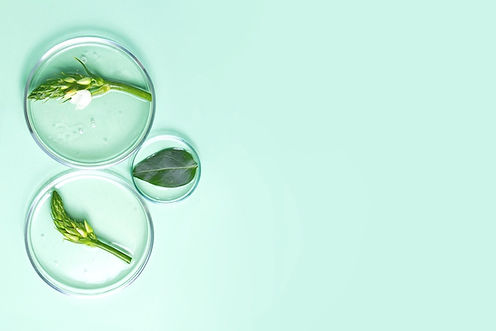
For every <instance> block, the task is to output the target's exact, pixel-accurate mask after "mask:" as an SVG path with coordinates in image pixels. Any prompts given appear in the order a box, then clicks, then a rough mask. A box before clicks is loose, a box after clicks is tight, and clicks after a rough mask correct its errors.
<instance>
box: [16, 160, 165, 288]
mask: <svg viewBox="0 0 496 331" xmlns="http://www.w3.org/2000/svg"><path fill="white" fill-rule="evenodd" d="M79 176H97V177H103V178H104V179H105V180H110V181H114V182H115V183H117V184H119V185H121V186H122V187H124V188H125V189H127V190H128V191H129V192H131V193H132V194H133V195H134V196H135V197H136V198H137V199H138V201H139V202H140V204H141V205H142V207H143V211H144V213H145V216H146V219H147V226H148V230H149V234H148V241H149V242H148V244H147V248H146V252H145V256H144V259H143V262H142V264H141V265H140V266H138V267H137V268H136V270H134V273H133V274H132V275H131V276H130V277H129V278H128V279H127V280H126V281H125V282H123V283H122V284H121V285H119V286H116V287H113V286H106V290H105V291H102V292H94V293H93V292H91V293H84V292H76V291H71V290H67V289H64V288H61V287H59V286H57V284H56V283H55V282H53V281H51V280H50V277H47V275H46V274H48V273H47V272H45V273H44V272H42V270H44V269H43V266H42V265H41V263H39V261H38V260H37V259H36V257H35V255H36V254H35V252H34V250H33V247H32V244H31V240H30V237H29V229H30V224H31V220H32V217H33V215H34V212H35V211H36V208H37V206H38V204H39V203H40V200H41V199H42V198H43V197H44V196H45V194H46V193H47V192H48V191H49V190H50V189H52V188H53V187H54V186H56V185H57V184H58V183H61V182H64V181H66V180H69V179H75V178H77V177H79ZM154 237H155V235H154V229H153V222H152V218H151V214H150V211H149V209H148V207H147V205H146V203H145V201H144V200H143V198H142V197H141V195H140V194H137V192H136V191H135V190H134V188H133V187H132V186H131V185H130V184H129V183H128V182H127V181H126V180H125V179H124V178H123V177H121V176H120V175H119V174H117V173H115V172H113V171H109V170H92V169H91V170H81V169H68V170H65V171H63V172H61V173H58V174H56V175H54V176H52V177H50V178H49V179H48V180H47V181H45V182H44V183H43V184H42V185H41V186H40V187H39V189H38V190H37V191H36V193H35V194H34V195H33V198H32V199H31V202H30V204H29V207H28V211H27V213H26V217H25V224H24V247H25V249H26V254H27V256H28V259H29V262H30V263H31V266H32V267H33V269H34V270H35V271H36V273H37V274H38V276H39V277H40V278H41V279H42V280H43V281H44V282H45V283H47V284H48V285H49V286H50V287H51V288H53V289H54V290H56V291H58V292H60V293H63V294H66V295H70V296H75V297H97V296H104V295H108V294H113V293H115V292H117V291H119V290H122V289H124V288H126V287H127V286H129V285H130V284H131V283H132V282H134V280H136V278H138V276H139V275H140V274H141V272H142V271H143V269H144V268H145V266H146V265H147V263H148V260H149V259H150V256H151V253H152V250H153V243H154ZM132 272H133V271H132Z"/></svg>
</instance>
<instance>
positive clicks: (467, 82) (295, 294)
mask: <svg viewBox="0 0 496 331" xmlns="http://www.w3.org/2000/svg"><path fill="white" fill-rule="evenodd" d="M2 9H3V10H2V12H3V14H4V15H2V20H0V28H1V31H3V33H2V48H1V49H2V52H1V61H0V72H1V76H2V79H0V91H1V98H0V111H1V113H0V114H1V115H0V116H1V117H0V145H1V150H2V165H1V166H0V170H1V171H0V174H1V176H2V197H1V199H0V210H1V211H2V217H1V221H0V233H1V234H2V239H1V240H0V251H1V252H2V268H1V270H2V272H1V273H0V293H1V295H0V329H2V330H51V331H59V330H60V331H62V330H63V331H67V330H78V331H79V330H88V326H89V325H90V326H91V330H124V331H127V330H129V331H130V330H151V331H154V330H215V331H224V330H238V331H244V330H246V331H247V330H256V331H265V330H267V331H268V330H270V331H273V330H285V331H286V330H381V331H383V330H395V331H396V330H415V331H417V330H450V331H452V330H494V329H495V328H496V320H495V318H494V312H493V308H494V304H495V299H494V297H495V294H496V293H495V292H496V287H495V285H494V279H495V278H496V277H495V276H496V268H495V267H494V265H493V264H494V262H493V261H494V251H495V248H496V244H495V241H494V236H495V231H496V226H495V219H496V209H495V208H494V198H495V196H496V189H495V187H496V175H495V173H496V170H495V169H496V158H495V157H494V156H493V155H492V154H493V149H494V148H493V145H494V136H495V134H494V123H495V121H496V112H495V108H496V107H495V106H496V104H495V99H494V91H495V84H494V77H496V72H495V71H496V67H495V65H494V61H495V58H496V56H495V55H496V54H495V53H496V48H495V47H494V42H493V39H494V38H493V36H494V30H495V27H496V26H495V24H496V23H495V20H494V11H495V7H494V2H493V1H480V0H472V1H468V0H460V1H437V0H434V1H432V0H431V1H424V0H421V1H385V0H380V1H339V2H337V1H315V0H309V1H282V0H263V1H262V0H254V1H227V0H214V1H175V2H172V1H160V2H159V1H143V2H126V1H113V0H109V1H90V0H88V1H84V2H71V3H69V2H67V1H29V2H27V1H16V2H4V3H3V6H2ZM88 32H89V33H95V34H100V35H104V36H106V37H109V38H113V39H116V40H117V41H120V42H121V43H123V44H124V45H127V46H128V47H129V48H130V50H131V51H133V52H134V53H135V54H136V55H137V56H138V58H140V59H141V60H142V61H143V63H144V65H145V67H146V68H147V69H148V71H149V73H150V76H151V78H152V80H153V83H154V86H155V90H156V96H157V114H156V118H155V123H154V129H157V130H158V129H162V128H169V129H173V130H177V131H179V132H181V133H184V134H185V135H187V137H188V138H189V139H190V140H191V141H192V142H193V143H194V144H195V146H196V147H197V148H198V151H199V154H200V158H201V162H202V178H201V180H200V183H199V186H198V188H197V189H196V191H195V192H194V193H193V194H192V195H191V196H190V197H189V198H188V199H186V200H184V201H182V202H180V203H177V204H171V205H162V204H149V207H150V212H151V214H152V217H153V221H154V226H155V244H154V249H153V252H152V255H151V258H150V261H149V263H148V265H147V266H146V268H145V269H144V271H143V273H142V274H141V275H140V277H139V278H138V279H137V280H136V281H135V282H134V283H133V284H131V286H129V287H128V288H126V289H124V290H123V291H121V292H119V293H116V294H115V295H110V296H107V297H103V298H98V299H85V300H81V299H75V298H72V297H69V296H64V295H62V294H60V293H57V292H56V291H54V290H53V289H51V288H50V287H49V286H47V285H46V284H45V283H44V282H43V281H42V280H41V279H40V278H39V277H38V276H37V275H36V273H35V272H34V270H33V268H32V267H31V265H30V263H29V261H28V258H27V256H26V253H25V249H24V242H23V226H24V215H25V212H26V209H27V207H28V202H29V201H30V199H31V197H32V195H33V194H34V193H35V191H36V190H37V188H38V187H39V185H41V183H43V182H44V181H45V180H46V179H47V178H48V177H50V176H51V175H53V174H55V173H57V172H59V171H63V170H65V169H66V168H65V167H63V166H62V165H59V164H57V163H56V162H55V161H53V160H52V159H50V158H49V157H48V156H47V155H45V154H44V153H43V152H42V151H41V150H40V149H39V148H38V146H37V145H36V144H35V142H34V141H33V139H32V138H31V137H30V135H29V133H28V131H27V129H26V125H25V122H24V116H23V113H22V102H23V100H22V95H23V88H24V84H25V81H26V79H27V76H28V72H29V70H30V69H31V68H32V66H33V65H34V64H35V62H36V60H37V59H38V58H39V56H41V54H42V53H43V52H44V51H45V50H46V49H47V48H48V47H50V46H51V45H53V44H54V43H56V42H58V41H60V40H63V39H66V38H68V37H73V36H77V35H79V34H80V33H88ZM128 170H129V164H128V162H127V161H126V162H124V163H123V164H121V165H120V166H119V167H118V168H117V171H120V172H121V173H122V174H126V173H127V171H128Z"/></svg>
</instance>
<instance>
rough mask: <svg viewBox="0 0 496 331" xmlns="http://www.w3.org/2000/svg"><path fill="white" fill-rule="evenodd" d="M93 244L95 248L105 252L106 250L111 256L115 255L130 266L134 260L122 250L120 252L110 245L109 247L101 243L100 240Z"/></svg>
mask: <svg viewBox="0 0 496 331" xmlns="http://www.w3.org/2000/svg"><path fill="white" fill-rule="evenodd" d="M93 244H94V245H95V247H98V248H101V249H103V250H105V251H107V252H109V253H111V254H114V255H115V256H117V257H118V258H120V259H121V260H122V261H124V262H126V263H128V264H129V263H131V260H132V258H131V257H130V256H129V255H127V254H125V253H123V252H121V251H120V250H118V249H116V248H114V247H112V246H110V245H107V244H106V243H104V242H101V241H100V240H96V241H94V242H93Z"/></svg>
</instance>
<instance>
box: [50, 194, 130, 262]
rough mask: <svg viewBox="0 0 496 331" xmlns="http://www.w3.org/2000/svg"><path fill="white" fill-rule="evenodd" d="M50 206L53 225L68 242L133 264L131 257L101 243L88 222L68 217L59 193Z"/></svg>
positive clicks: (54, 196) (53, 196)
mask: <svg viewBox="0 0 496 331" xmlns="http://www.w3.org/2000/svg"><path fill="white" fill-rule="evenodd" d="M50 206H51V209H52V219H53V223H54V224H55V227H56V228H57V230H58V231H59V232H60V233H62V235H63V236H64V238H65V239H66V240H67V241H70V242H73V243H75V244H83V245H87V246H90V247H98V248H101V249H103V250H105V251H107V252H109V253H111V254H113V255H115V256H117V257H118V258H120V259H121V260H123V261H124V262H126V263H128V264H129V263H131V260H132V258H131V257H130V256H129V255H127V254H125V253H124V252H121V251H120V250H118V249H116V248H114V247H112V246H110V245H107V244H105V243H103V242H101V241H100V240H99V239H98V238H97V236H96V234H95V232H94V231H93V228H92V227H91V226H90V224H89V223H88V221H86V220H83V221H82V222H81V221H77V220H75V219H73V218H71V217H70V216H69V215H67V212H66V211H65V208H64V204H63V202H62V198H61V196H60V194H59V193H58V192H57V191H53V192H52V200H51V202H50Z"/></svg>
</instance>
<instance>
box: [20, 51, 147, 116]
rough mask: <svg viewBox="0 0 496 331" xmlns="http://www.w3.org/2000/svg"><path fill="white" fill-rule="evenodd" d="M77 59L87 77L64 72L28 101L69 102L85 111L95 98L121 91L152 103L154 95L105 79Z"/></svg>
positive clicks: (49, 80)
mask: <svg viewBox="0 0 496 331" xmlns="http://www.w3.org/2000/svg"><path fill="white" fill-rule="evenodd" d="M75 59H76V60H77V61H78V62H79V63H80V64H81V65H82V66H83V69H84V71H85V73H86V74H85V75H83V74H80V73H71V74H66V73H63V72H62V73H60V75H59V77H56V78H49V79H47V80H46V81H45V82H44V83H43V84H41V85H40V86H38V87H36V88H35V89H34V90H33V91H31V93H30V94H29V95H28V99H33V100H43V101H47V100H49V99H59V100H61V101H62V102H66V101H69V102H71V103H73V104H75V105H76V109H84V108H86V107H87V106H88V105H89V104H90V103H91V100H92V99H93V98H94V97H97V96H102V95H105V94H107V93H108V92H110V91H120V92H125V93H128V94H130V95H133V96H135V97H137V98H139V99H142V100H144V101H152V95H151V94H150V93H149V92H147V91H144V90H142V89H140V88H137V87H134V86H131V85H129V84H125V83H121V82H115V81H111V80H108V79H104V78H102V77H101V76H98V75H96V74H94V73H92V72H91V71H90V70H89V69H88V67H87V66H86V65H85V64H84V63H83V61H81V60H80V59H78V58H77V57H76V58H75Z"/></svg>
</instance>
